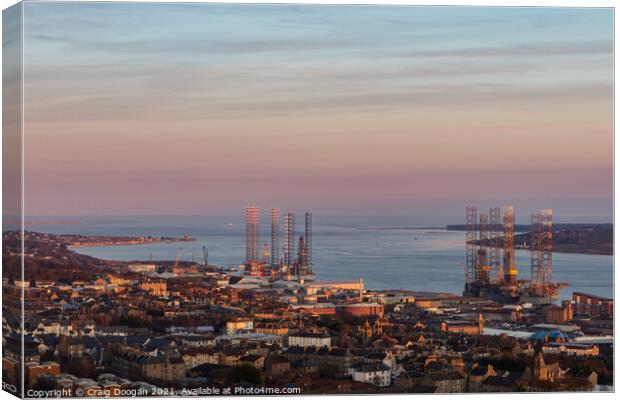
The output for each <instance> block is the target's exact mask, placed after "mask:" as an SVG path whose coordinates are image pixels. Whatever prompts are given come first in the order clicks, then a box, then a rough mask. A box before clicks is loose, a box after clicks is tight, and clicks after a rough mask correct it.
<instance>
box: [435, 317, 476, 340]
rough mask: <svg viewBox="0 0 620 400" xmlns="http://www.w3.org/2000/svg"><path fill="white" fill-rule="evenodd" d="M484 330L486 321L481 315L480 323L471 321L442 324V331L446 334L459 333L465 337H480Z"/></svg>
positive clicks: (454, 321) (445, 322)
mask: <svg viewBox="0 0 620 400" xmlns="http://www.w3.org/2000/svg"><path fill="white" fill-rule="evenodd" d="M483 330H484V319H483V318H482V315H479V317H478V321H471V320H464V319H463V320H446V321H444V322H442V323H441V331H442V332H444V333H457V334H463V335H480V334H482V331H483Z"/></svg>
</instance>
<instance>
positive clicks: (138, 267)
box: [127, 264, 157, 273]
mask: <svg viewBox="0 0 620 400" xmlns="http://www.w3.org/2000/svg"><path fill="white" fill-rule="evenodd" d="M127 268H129V270H130V271H131V272H140V273H146V272H155V271H156V270H157V265H155V264H129V265H128V266H127Z"/></svg>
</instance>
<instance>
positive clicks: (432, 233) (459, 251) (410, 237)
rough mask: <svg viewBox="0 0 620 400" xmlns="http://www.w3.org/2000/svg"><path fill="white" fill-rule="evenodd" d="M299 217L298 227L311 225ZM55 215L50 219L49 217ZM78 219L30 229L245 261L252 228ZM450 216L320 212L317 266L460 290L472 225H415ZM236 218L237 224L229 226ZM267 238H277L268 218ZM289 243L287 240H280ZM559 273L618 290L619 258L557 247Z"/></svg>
mask: <svg viewBox="0 0 620 400" xmlns="http://www.w3.org/2000/svg"><path fill="white" fill-rule="evenodd" d="M302 217H303V216H302V215H298V217H297V231H298V233H301V232H302V230H303V218H302ZM48 220H49V218H48ZM56 220H62V221H64V222H67V221H73V222H75V223H74V224H57V225H51V224H33V225H30V226H28V229H29V230H33V231H44V232H49V233H77V234H84V235H151V236H162V235H165V236H182V235H186V234H187V235H191V236H193V237H195V238H196V239H197V241H195V242H183V243H158V244H150V245H140V246H112V247H90V248H86V247H84V248H79V249H77V251H79V252H80V253H83V254H87V255H91V256H94V257H100V258H104V259H110V260H127V261H130V260H149V258H151V257H152V259H153V260H174V259H175V258H176V255H177V251H178V249H179V247H182V248H183V251H182V259H183V260H186V261H188V260H191V259H192V255H193V256H194V259H195V260H196V261H202V246H203V245H205V246H207V247H208V248H209V263H210V264H218V265H224V266H227V265H238V264H239V263H241V262H242V261H243V257H244V255H245V248H244V228H245V225H244V224H243V220H242V218H240V217H239V216H235V217H222V216H218V217H106V218H94V217H79V218H77V217H74V218H69V217H67V218H56ZM446 222H448V223H449V222H453V221H439V222H436V223H435V224H433V223H432V221H424V220H420V219H417V220H416V219H414V218H412V219H409V220H407V219H402V218H398V219H397V218H353V217H348V218H336V217H330V218H326V217H323V218H320V217H317V216H316V215H315V218H314V226H313V228H314V229H313V231H314V235H313V260H314V272H315V274H316V276H317V279H319V280H356V279H359V278H360V277H361V278H363V279H364V282H365V285H366V287H368V288H369V289H408V290H420V291H438V292H450V293H460V292H461V291H462V289H463V281H464V272H463V269H462V266H461V265H462V262H463V261H464V258H465V248H464V239H465V233H464V232H455V231H445V230H442V229H407V228H404V227H410V226H442V225H445V224H446ZM229 224H230V225H229ZM262 226H263V228H264V229H263V230H261V243H262V242H264V241H269V240H270V232H269V226H268V224H267V222H266V221H265V222H263V224H262ZM280 245H282V243H280ZM516 259H517V266H518V267H519V279H528V278H529V263H530V255H529V253H528V252H526V251H517V252H516ZM553 279H554V281H557V282H566V283H569V284H570V287H569V288H567V289H564V290H562V291H561V292H560V298H561V299H569V298H570V297H571V294H572V292H573V291H583V292H586V293H591V294H595V295H599V296H605V297H613V258H612V257H611V256H597V255H582V254H562V253H554V254H553Z"/></svg>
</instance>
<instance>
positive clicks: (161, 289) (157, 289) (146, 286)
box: [140, 280, 168, 296]
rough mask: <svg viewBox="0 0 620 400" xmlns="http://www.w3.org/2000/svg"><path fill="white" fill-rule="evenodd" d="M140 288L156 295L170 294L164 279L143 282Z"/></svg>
mask: <svg viewBox="0 0 620 400" xmlns="http://www.w3.org/2000/svg"><path fill="white" fill-rule="evenodd" d="M140 289H142V290H144V291H146V292H149V293H150V294H152V295H155V296H166V295H167V294H168V287H167V284H166V281H164V280H157V281H148V282H142V283H141V284H140Z"/></svg>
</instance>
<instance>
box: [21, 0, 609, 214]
mask: <svg viewBox="0 0 620 400" xmlns="http://www.w3.org/2000/svg"><path fill="white" fill-rule="evenodd" d="M24 32H25V33H24V48H23V51H24V81H25V86H24V107H25V110H24V112H25V114H24V131H25V136H26V139H25V146H26V148H25V163H26V170H25V185H26V186H25V196H26V203H25V209H26V213H27V214H30V215H136V214H150V215H160V214H162V215H169V214H186V215H191V214H200V215H211V214H220V215H222V214H224V215H225V214H240V213H242V212H243V209H244V208H245V207H246V206H248V205H258V206H261V207H262V208H265V209H268V208H270V207H281V208H282V209H285V210H286V209H297V210H306V209H307V210H312V211H313V212H314V213H315V214H324V215H331V214H333V215H425V216H432V215H442V216H446V215H448V216H452V215H454V216H455V218H458V219H456V220H457V222H458V221H459V220H460V219H462V218H464V217H463V215H464V209H465V206H466V205H469V204H478V205H481V206H485V207H486V206H488V205H494V204H497V205H503V204H514V205H515V207H516V208H517V209H519V210H523V213H524V214H529V212H530V211H534V210H538V209H540V208H545V207H552V208H554V214H555V215H560V216H561V217H562V218H565V219H566V218H568V219H570V218H571V217H578V216H588V217H590V216H591V217H593V218H594V217H596V218H608V217H611V215H612V208H613V201H612V199H613V186H612V182H613V150H612V148H613V146H612V144H613V119H612V118H613V108H612V107H613V12H612V10H611V9H570V8H563V9H562V8H482V7H479V8H478V7H401V6H311V5H224V4H217V5H216V4H211V5H206V4H154V3H152V4H139V3H133V4H132V3H125V4H118V3H117V4H113V3H95V4H93V3H91V4H86V3H84V4H80V3H77V4H76V3H70V4H67V3H53V2H50V3H44V2H41V3H38V2H30V3H25V6H24Z"/></svg>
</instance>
